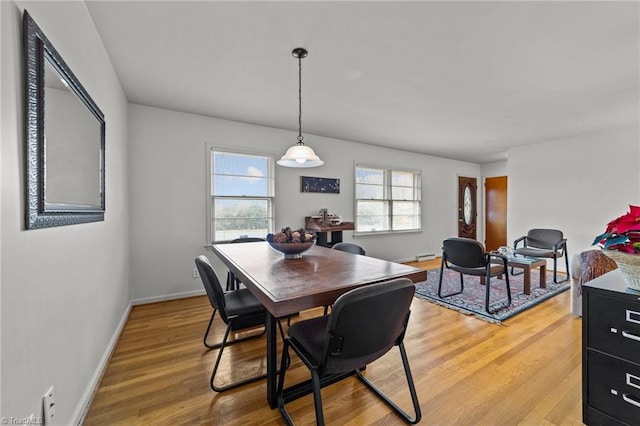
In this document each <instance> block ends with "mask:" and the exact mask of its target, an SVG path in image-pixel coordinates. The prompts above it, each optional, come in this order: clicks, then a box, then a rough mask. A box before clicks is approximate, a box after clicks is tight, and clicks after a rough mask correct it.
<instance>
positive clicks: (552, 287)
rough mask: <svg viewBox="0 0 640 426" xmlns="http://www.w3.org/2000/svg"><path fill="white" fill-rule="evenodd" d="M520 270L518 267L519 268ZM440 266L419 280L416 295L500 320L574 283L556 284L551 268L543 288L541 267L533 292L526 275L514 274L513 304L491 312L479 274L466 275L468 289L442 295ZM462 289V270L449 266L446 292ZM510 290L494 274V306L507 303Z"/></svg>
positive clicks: (535, 274)
mask: <svg viewBox="0 0 640 426" xmlns="http://www.w3.org/2000/svg"><path fill="white" fill-rule="evenodd" d="M516 271H517V270H516ZM439 278H440V270H439V269H438V270H433V271H427V281H424V282H421V283H417V284H416V297H419V298H421V299H425V300H428V301H430V302H433V303H436V304H438V305H441V306H444V307H447V308H449V309H454V310H456V311H459V312H462V313H463V314H466V315H475V316H476V318H479V319H482V320H485V321H489V322H493V323H496V324H500V323H501V322H502V321H504V320H506V319H507V318H511V317H512V316H514V315H517V314H519V313H520V312H524V311H526V310H527V309H529V308H531V307H532V306H535V305H537V304H538V303H540V302H543V301H545V300H547V299H549V298H551V297H553V296H555V295H557V294H560V293H562V292H563V291H566V290H568V289H569V287H570V283H569V281H568V280H567V281H564V282H561V283H560V284H555V283H554V282H553V271H551V272H549V271H547V288H540V286H539V283H540V275H539V273H538V270H537V269H536V270H533V271H531V294H529V295H527V294H524V293H523V283H524V281H523V275H522V274H521V275H510V276H509V283H510V284H511V299H512V300H511V305H509V306H508V307H506V308H504V309H500V310H498V311H497V312H495V313H494V314H489V313H487V311H485V309H484V302H485V287H484V286H483V285H481V284H480V278H479V277H473V276H469V275H465V276H464V292H462V293H460V294H458V295H455V296H450V297H446V298H443V299H441V298H439V297H438V280H439ZM459 290H460V274H458V273H457V272H454V271H451V270H447V269H445V271H444V277H443V281H442V291H443V294H449V293H453V292H456V291H459ZM506 297H507V291H506V286H505V283H504V280H502V279H497V278H491V300H490V305H491V307H492V309H493V308H494V307H498V306H502V305H504V304H506Z"/></svg>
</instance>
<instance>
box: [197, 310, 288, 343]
mask: <svg viewBox="0 0 640 426" xmlns="http://www.w3.org/2000/svg"><path fill="white" fill-rule="evenodd" d="M216 312H217V309H214V310H213V313H212V314H211V319H210V320H209V325H207V331H205V333H204V338H203V339H202V342H203V343H204V345H205V346H206V347H207V348H208V349H218V348H220V347H222V345H223V343H222V342H220V343H215V344H211V343H208V342H207V337H209V332H210V331H211V325H212V324H213V319H214V318H215V316H216ZM266 332H267V328H266V327H265V328H264V329H263V330H262V333H260V334H254V335H251V336H246V337H242V338H240V339H234V340H232V341H230V342H226V343H224V344H226V345H227V346H231V345H233V344H235V343H240V342H244V341H246V340H251V339H257V338H258V337H262V336H264V334H265V333H266ZM280 332H281V333H282V336H283V339H284V332H283V331H282V324H280Z"/></svg>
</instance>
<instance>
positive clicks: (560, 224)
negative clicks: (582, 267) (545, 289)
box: [507, 127, 640, 270]
mask: <svg viewBox="0 0 640 426" xmlns="http://www.w3.org/2000/svg"><path fill="white" fill-rule="evenodd" d="M639 141H640V132H639V131H638V128H637V127H632V128H618V129H613V130H608V131H603V132H598V133H592V134H588V135H583V136H576V137H572V138H567V139H560V140H554V141H549V142H545V143H541V144H536V145H529V146H523V147H520V148H516V149H512V150H510V151H509V163H508V176H509V189H508V211H509V222H508V231H507V232H508V241H513V240H514V239H515V238H518V237H520V236H522V235H525V234H526V233H527V231H528V230H529V229H530V228H556V229H560V230H562V231H563V232H564V233H565V237H566V238H567V245H568V251H569V254H570V255H571V254H574V253H579V252H580V251H583V250H586V249H588V248H590V245H591V242H592V241H593V238H594V237H595V236H596V235H599V234H600V233H602V232H604V229H605V226H606V224H607V223H608V222H609V221H610V220H611V219H613V218H615V217H618V216H620V215H622V214H624V213H625V212H626V211H627V209H628V205H629V204H639V203H640V185H639V182H640V167H638V159H639V158H640V142H639ZM564 269H565V268H564V265H563V266H562V270H564Z"/></svg>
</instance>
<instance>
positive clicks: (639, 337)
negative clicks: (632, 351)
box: [622, 331, 640, 342]
mask: <svg viewBox="0 0 640 426" xmlns="http://www.w3.org/2000/svg"><path fill="white" fill-rule="evenodd" d="M622 337H626V338H627V339H631V340H635V341H636V342H640V336H636V335H635V334H631V333H627V332H626V331H623V332H622Z"/></svg>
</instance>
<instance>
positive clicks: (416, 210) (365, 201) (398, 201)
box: [355, 165, 421, 234]
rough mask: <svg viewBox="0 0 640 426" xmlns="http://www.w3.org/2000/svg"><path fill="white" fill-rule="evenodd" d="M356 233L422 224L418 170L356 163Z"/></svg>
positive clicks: (417, 226)
mask: <svg viewBox="0 0 640 426" xmlns="http://www.w3.org/2000/svg"><path fill="white" fill-rule="evenodd" d="M355 182H356V191H355V193H356V233H357V234H367V233H379V232H397V231H415V230H419V229H420V228H421V213H420V212H421V205H420V194H421V189H420V182H421V175H420V173H419V172H414V171H404V170H391V169H381V168H376V167H367V166H360V165H356V179H355Z"/></svg>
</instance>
